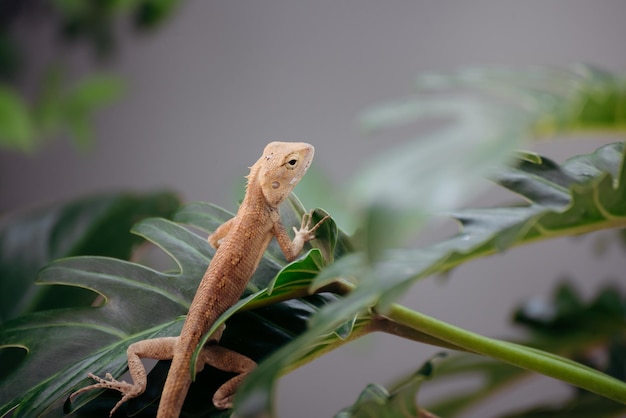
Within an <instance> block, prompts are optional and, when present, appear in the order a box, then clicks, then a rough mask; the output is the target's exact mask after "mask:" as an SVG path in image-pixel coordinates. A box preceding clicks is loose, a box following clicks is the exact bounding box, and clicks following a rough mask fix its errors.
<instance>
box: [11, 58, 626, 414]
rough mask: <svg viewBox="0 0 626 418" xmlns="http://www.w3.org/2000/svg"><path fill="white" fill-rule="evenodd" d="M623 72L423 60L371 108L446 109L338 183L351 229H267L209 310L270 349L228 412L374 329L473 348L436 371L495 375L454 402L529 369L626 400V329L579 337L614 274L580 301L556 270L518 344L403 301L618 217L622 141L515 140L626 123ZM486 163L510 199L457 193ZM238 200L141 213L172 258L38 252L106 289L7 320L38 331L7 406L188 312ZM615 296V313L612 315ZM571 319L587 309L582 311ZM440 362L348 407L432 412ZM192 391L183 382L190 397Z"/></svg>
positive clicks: (99, 364)
mask: <svg viewBox="0 0 626 418" xmlns="http://www.w3.org/2000/svg"><path fill="white" fill-rule="evenodd" d="M623 85H624V78H623V76H621V75H611V74H609V73H606V72H603V71H601V70H598V69H594V68H590V67H576V68H573V69H571V70H563V71H554V70H548V69H533V70H532V71H528V72H523V71H519V72H516V71H500V70H468V71H466V72H460V73H457V74H451V75H438V76H432V75H431V76H428V77H424V78H421V79H420V82H419V83H418V93H419V94H418V95H417V97H416V98H414V99H407V100H405V101H402V102H395V103H391V104H388V105H385V106H381V107H379V108H377V109H375V110H372V111H371V112H369V113H368V114H367V115H366V117H365V118H364V123H365V125H366V126H367V128H368V129H375V130H384V129H387V128H391V127H394V126H397V125H398V124H407V123H411V122H414V121H416V120H420V119H423V118H432V117H434V118H437V119H440V120H445V121H447V122H449V123H446V124H445V126H443V127H442V128H441V129H440V130H434V131H432V132H429V133H428V135H426V136H422V135H419V136H417V137H416V138H413V139H412V140H411V141H407V142H406V143H405V144H403V145H401V146H400V147H398V148H397V149H392V150H389V151H388V152H385V153H382V154H381V155H380V156H378V158H377V161H376V162H374V163H372V164H371V165H368V166H367V167H366V168H365V169H364V171H362V172H360V173H358V174H357V175H356V177H355V178H356V179H355V181H354V182H353V183H352V184H351V185H349V187H348V189H347V190H343V191H341V192H339V193H334V194H333V193H329V195H331V196H333V195H334V196H337V198H338V199H345V200H343V201H341V202H340V205H343V206H344V207H346V208H348V210H349V211H350V213H351V214H352V215H353V217H354V219H355V220H356V221H355V222H354V224H355V225H357V229H356V232H355V233H354V234H353V235H351V236H348V235H347V234H345V233H343V232H342V231H341V229H339V228H338V227H337V225H336V224H335V222H334V221H329V222H327V223H325V224H324V226H323V227H322V228H320V229H319V230H318V231H317V233H316V237H317V238H316V240H315V241H313V242H312V243H311V244H312V248H308V250H309V251H307V252H306V253H305V254H304V255H303V256H302V257H301V258H300V259H298V260H296V261H294V262H292V263H289V264H287V263H285V262H284V260H283V259H282V257H281V255H280V250H279V249H278V248H277V247H276V244H275V243H273V244H272V245H271V246H270V248H269V249H268V252H267V253H266V254H265V255H264V257H263V260H262V262H261V264H260V266H259V269H258V270H257V272H256V273H255V275H254V277H253V278H252V279H251V281H250V283H249V285H248V291H247V292H246V293H245V294H244V297H243V298H242V299H241V300H240V301H239V302H238V303H237V304H235V305H234V306H233V307H232V308H231V309H229V310H228V311H227V312H225V313H224V315H222V317H221V318H220V319H219V320H218V321H217V323H216V324H214V327H216V326H218V325H219V324H220V323H223V322H224V321H228V325H229V326H228V327H227V329H226V331H227V334H225V336H224V344H225V345H228V346H229V347H230V348H233V349H236V351H239V352H242V353H244V354H248V355H250V356H251V357H252V358H254V359H255V360H262V361H260V363H259V366H258V367H257V369H256V370H254V371H253V372H252V373H251V374H250V375H249V376H248V377H247V378H246V380H245V382H244V384H243V385H242V386H241V387H240V389H239V391H238V394H237V398H236V402H235V408H236V410H235V413H236V414H237V415H238V416H242V417H247V416H271V415H272V414H273V405H274V404H273V393H274V390H275V387H276V382H277V380H278V378H279V377H280V376H281V374H283V373H286V372H288V371H290V370H293V369H294V368H296V367H298V366H300V365H302V364H304V363H307V362H310V361H312V360H314V359H315V358H317V357H319V356H321V355H323V354H325V353H326V352H328V351H330V350H332V349H335V348H337V347H339V346H341V345H343V344H345V343H347V342H349V341H351V340H353V339H355V338H358V337H360V336H362V335H365V334H368V333H371V332H375V331H382V332H387V333H391V334H394V335H399V336H402V337H405V338H409V339H411V340H414V341H417V342H422V343H427V344H431V345H435V346H438V347H442V348H446V349H452V350H457V351H461V352H468V353H473V355H471V356H464V357H457V358H454V359H453V360H452V361H451V362H450V363H448V362H445V363H443V364H442V367H441V370H442V372H441V375H445V373H455V372H458V373H466V372H468V371H476V370H481V372H482V373H483V376H485V377H486V382H487V383H486V385H487V386H486V389H485V388H482V389H480V390H478V391H477V393H473V394H469V395H464V396H463V397H460V398H459V399H455V397H454V396H450V397H449V398H448V399H446V403H447V405H446V407H448V408H452V409H454V408H460V407H461V406H462V404H463V405H464V404H467V403H469V402H473V401H474V399H473V398H475V397H476V398H481V397H485V396H487V395H490V391H491V390H495V389H501V388H502V387H503V386H504V384H505V383H508V382H511V381H514V380H516V379H517V378H518V377H519V376H521V375H522V374H524V373H527V372H536V373H542V374H544V375H546V376H550V377H554V378H556V379H559V380H561V381H563V382H565V383H568V384H571V385H574V386H576V387H578V388H581V390H589V391H593V392H594V395H590V394H588V395H585V396H594V397H596V398H595V399H602V400H603V401H604V402H608V403H607V404H613V405H614V404H615V403H614V402H612V401H607V399H611V400H614V401H617V402H620V403H621V404H620V407H621V405H622V404H626V383H624V382H623V376H624V374H623V354H620V353H623V352H624V351H623V349H622V348H623V342H622V341H621V340H616V339H615V338H611V339H610V343H609V345H608V346H609V351H608V353H609V354H608V358H609V360H610V361H609V362H608V363H607V367H602V365H600V366H598V368H599V369H600V370H601V371H598V370H596V369H593V368H591V367H589V366H588V365H587V364H588V363H590V362H589V360H591V358H590V357H588V356H585V354H586V353H588V352H587V351H586V350H585V349H583V348H584V347H583V346H584V345H585V344H589V343H590V342H593V343H596V344H597V343H599V342H600V341H603V342H606V341H608V339H607V337H606V335H604V334H602V333H605V334H606V333H609V332H611V333H612V332H615V333H617V335H623V334H624V332H623V331H624V321H623V314H624V306H623V305H624V303H623V300H622V298H621V296H619V295H617V294H615V293H614V292H613V291H606V292H602V293H601V296H599V297H598V298H597V299H596V300H595V301H594V302H592V303H591V304H586V303H584V302H582V301H581V299H580V298H579V297H578V296H577V295H576V294H575V292H573V291H572V290H571V289H568V288H567V287H563V288H561V290H560V291H559V292H558V293H557V296H556V297H555V299H554V301H553V303H551V304H548V305H547V306H548V308H547V309H544V310H543V311H542V310H535V311H533V310H529V309H528V306H526V307H525V308H524V309H521V310H519V312H518V314H517V318H518V321H519V322H520V323H522V322H523V323H525V324H527V325H526V326H528V327H530V328H531V329H532V331H533V336H534V337H533V339H531V340H529V341H524V342H523V343H521V344H520V343H512V342H508V341H503V340H497V339H493V338H489V337H485V336H481V335H477V334H475V333H472V332H471V331H468V330H464V329H461V328H458V327H455V326H453V325H451V324H448V323H445V322H443V321H439V320H437V319H435V318H432V317H428V316H426V315H424V314H422V313H420V312H416V311H411V310H409V309H407V308H405V307H402V306H400V305H398V304H397V303H395V301H396V299H397V298H398V297H400V296H402V295H404V294H405V292H406V290H407V289H408V288H409V287H410V286H412V285H414V284H415V283H416V282H418V281H419V280H420V279H422V278H425V277H427V276H430V275H432V274H439V273H442V272H446V271H448V270H450V269H452V268H454V267H456V266H458V265H460V264H463V263H466V262H468V261H470V260H473V259H475V258H479V257H486V256H488V255H491V254H495V253H498V252H502V251H505V250H508V249H510V248H512V247H514V246H518V245H526V244H532V243H534V242H537V241H541V240H548V239H553V238H556V237H563V236H575V235H579V234H581V233H587V232H593V231H598V230H602V229H620V228H623V226H624V224H625V223H626V164H625V161H626V157H625V155H626V150H625V147H624V143H623V142H616V143H613V144H609V145H605V146H601V147H599V148H598V149H597V150H596V151H595V152H592V153H589V154H584V155H578V156H574V157H572V158H571V159H569V160H568V161H566V162H564V163H557V162H555V161H552V160H550V159H549V158H545V157H543V156H539V155H537V154H535V153H532V152H527V151H516V149H518V148H520V147H521V146H523V145H524V144H525V143H526V141H528V140H529V139H534V138H536V137H541V136H546V135H550V134H552V133H570V132H578V131H584V130H588V129H596V130H597V129H601V130H605V131H610V132H613V133H618V134H623V131H624V129H625V128H626V124H625V123H624V118H625V114H624V106H623V103H624V98H625V96H626V94H625V92H624V88H623ZM459 92H460V93H459ZM459 94H460V96H459ZM484 177H487V178H488V179H490V180H492V181H493V183H495V184H496V185H497V187H499V188H503V189H506V190H508V191H509V192H510V195H511V199H512V200H513V203H512V204H510V205H500V206H496V207H484V208H478V209H476V208H464V209H459V207H460V206H461V205H462V203H463V201H464V200H465V199H467V198H469V197H476V195H477V193H478V192H479V191H480V189H481V187H485V183H486V182H485V181H484ZM303 213H304V208H303V207H302V205H301V204H300V203H299V201H298V200H297V199H295V198H294V197H292V198H291V199H290V200H289V201H288V202H286V204H285V205H284V206H283V207H282V208H281V215H282V216H283V223H284V224H285V225H286V226H287V227H288V228H289V227H290V226H292V225H299V219H300V217H301V216H302V214H303ZM324 214H325V212H324V211H323V210H321V209H317V210H316V211H315V212H314V216H315V218H316V219H320V218H321V217H322V216H324ZM434 215H439V216H441V215H443V216H449V217H451V218H452V219H454V220H457V221H458V224H459V230H458V231H457V233H456V234H455V235H453V236H451V237H449V238H447V239H444V240H442V241H441V242H437V243H434V244H432V245H429V246H427V247H424V248H404V247H403V245H404V242H405V240H406V239H407V238H408V237H411V236H413V235H414V234H415V233H416V232H418V231H419V230H420V228H421V227H423V225H425V224H426V223H427V222H428V221H430V220H431V219H432V217H433V216H434ZM230 216H232V214H229V213H228V212H226V211H224V210H222V209H220V208H217V207H215V206H212V205H209V204H203V203H196V204H192V205H189V206H187V207H185V208H183V209H181V210H179V211H178V212H177V213H176V215H175V217H174V219H175V221H174V222H171V221H167V220H164V219H158V218H157V219H148V220H144V221H142V222H140V223H139V224H137V225H136V226H135V227H134V230H133V231H134V232H135V234H137V235H139V236H141V237H143V238H145V239H146V240H147V241H149V242H151V243H153V244H155V245H157V246H159V247H160V248H162V249H163V250H164V251H165V252H166V253H167V254H168V255H170V256H171V257H172V259H173V261H174V262H175V265H176V266H177V267H178V269H176V270H174V271H170V270H167V271H158V270H157V269H152V268H149V267H146V266H144V265H141V264H138V263H130V262H125V261H121V260H116V259H112V258H101V257H71V258H67V259H62V260H58V261H55V262H53V263H51V264H49V265H48V266H47V267H45V268H44V269H43V270H42V271H41V273H40V274H39V278H38V282H39V283H40V284H48V285H52V284H54V285H59V284H62V285H65V286H69V287H83V288H88V289H92V290H93V291H95V292H98V293H100V294H101V295H103V296H104V298H105V303H103V304H101V305H100V306H97V307H88V308H85V307H72V308H67V309H63V310H58V311H43V312H32V313H29V314H27V315H22V316H20V317H18V318H15V319H13V320H11V321H8V322H6V323H5V324H3V326H2V327H0V345H2V346H3V347H13V348H16V347H25V348H27V349H28V355H27V356H26V357H25V358H24V359H23V361H22V362H21V363H20V364H19V365H18V366H17V368H16V369H15V370H14V371H13V372H12V373H11V374H7V376H6V377H5V378H4V379H0V401H1V402H0V415H2V414H4V413H7V412H9V411H13V413H14V416H15V417H18V416H23V417H30V416H55V415H58V414H59V413H60V411H61V404H62V403H63V401H64V400H65V399H67V395H68V394H69V393H71V392H72V391H73V390H76V389H77V388H79V387H81V386H84V385H85V384H87V381H86V379H85V378H84V376H85V374H86V372H88V371H89V372H93V373H95V374H99V375H103V374H104V373H107V372H110V373H112V374H114V375H116V376H118V375H119V374H121V373H122V372H123V371H124V370H125V368H126V356H125V351H126V347H127V346H128V344H130V343H132V342H134V341H137V340H140V339H145V338H151V337H155V336H171V335H177V334H178V332H179V331H180V327H181V326H182V318H181V315H183V314H184V313H185V312H186V310H187V308H188V306H189V303H190V301H191V298H192V297H193V294H194V292H195V289H196V287H197V284H198V282H199V280H200V278H201V277H202V274H203V272H204V270H205V269H206V266H207V265H208V263H209V262H210V260H211V257H212V255H213V249H212V248H211V247H210V246H209V245H208V243H207V242H206V239H205V236H206V232H209V231H212V230H214V229H215V227H216V226H217V225H219V224H220V223H222V222H224V221H225V220H226V219H228V218H229V217H230ZM505 278H506V274H505V273H503V277H502V279H503V280H504V279H505ZM537 312H539V314H536V313H537ZM547 313H549V314H547ZM618 313H619V314H621V315H622V317H621V319H616V315H617V314H618ZM583 318H584V320H583ZM577 321H581V322H582V324H583V325H582V326H581V327H577V326H576V325H575V324H577V323H578V322H577ZM600 322H601V323H602V326H601V327H600V326H599V323H600ZM236 324H238V325H236ZM599 328H601V329H599ZM556 329H559V331H558V332H556V331H555V330H556ZM59 330H63V332H59ZM209 332H210V331H209ZM539 337H541V338H539ZM620 338H622V337H620ZM566 344H570V345H566ZM576 344H579V345H576ZM575 347H578V348H581V349H580V350H578V349H574V348H575ZM585 347H589V346H585ZM611 353H614V354H611ZM476 354H480V355H482V357H479V356H476ZM59 359H60V360H59ZM457 359H460V360H457ZM464 359H470V360H464ZM420 362H421V361H420ZM446 364H451V366H446ZM430 366H431V364H430V363H427V367H428V370H426V369H423V370H421V371H419V372H417V373H413V374H412V375H411V376H409V377H408V378H407V379H406V380H405V381H403V382H401V383H400V384H399V385H394V386H392V388H391V389H390V390H386V389H384V388H383V387H381V386H377V385H374V386H368V387H367V388H366V389H365V391H364V392H363V394H362V396H361V397H360V398H359V399H358V400H357V401H356V403H354V404H353V405H352V407H349V408H347V409H346V410H344V411H343V412H342V413H343V414H344V415H345V414H348V415H347V416H363V414H367V413H368V411H370V410H371V409H373V408H380V409H379V410H378V411H377V412H380V414H383V413H384V414H388V415H390V416H402V414H403V413H408V415H409V416H414V415H415V414H416V413H419V414H421V415H422V416H431V415H430V413H429V412H427V411H426V410H423V409H420V408H419V406H418V405H417V404H416V403H415V394H416V393H417V391H418V388H419V386H420V384H421V383H422V380H423V379H424V377H425V376H426V375H430V374H431V373H430V372H431V370H430V369H429V368H430ZM596 366H597V365H596ZM166 367H167V365H163V364H160V365H159V366H158V367H157V372H156V373H155V374H151V375H150V378H149V380H148V389H147V391H146V392H145V393H144V394H143V395H142V396H140V397H139V398H137V399H134V400H132V401H130V402H128V403H127V404H126V405H125V406H124V407H123V408H122V409H120V410H119V411H118V413H119V414H120V415H121V416H123V415H124V414H125V413H127V414H129V415H133V416H152V415H153V414H154V409H155V405H156V400H157V398H158V396H159V393H160V388H161V387H162V382H163V379H164V375H165V372H164V369H165V368H166ZM446 367H447V371H446ZM455 367H456V369H455ZM603 371H604V372H603ZM206 373H207V372H203V373H201V375H202V374H205V378H206V380H202V383H198V384H196V385H194V386H196V387H195V388H194V391H195V390H198V391H199V393H201V394H202V395H201V396H202V397H204V398H206V393H210V392H211V390H212V389H211V388H215V387H216V385H218V384H219V383H220V381H222V380H223V378H224V376H223V375H222V374H220V373H217V372H215V371H214V370H209V371H208V376H207V375H206ZM437 375H438V373H436V374H435V377H436V376H437ZM98 395H99V393H98V392H97V391H94V392H87V393H85V394H84V395H81V396H80V397H79V398H78V399H77V400H76V401H75V402H74V404H72V405H69V404H67V405H65V410H66V411H67V412H70V411H71V412H73V413H76V414H78V415H82V416H92V415H93V414H94V413H98V414H101V413H103V412H104V411H108V410H110V409H111V407H112V405H113V404H115V403H116V402H117V400H119V394H118V393H113V394H110V393H108V394H105V396H102V397H100V396H98ZM194 396H197V395H193V393H192V394H190V397H191V399H193V398H194ZM311 396H316V394H312V395H311ZM469 397H471V398H472V399H469ZM586 399H592V401H590V402H589V403H586V404H585V406H589V405H594V404H595V402H597V401H594V400H593V399H594V398H586ZM191 403H192V404H193V403H194V402H191ZM529 404H530V402H529ZM374 405H376V406H374ZM228 413H229V412H218V411H215V410H214V409H213V408H212V407H204V408H202V407H201V409H199V410H191V409H185V410H183V413H182V415H181V416H214V417H222V416H225V415H227V414H228ZM380 414H379V415H380Z"/></svg>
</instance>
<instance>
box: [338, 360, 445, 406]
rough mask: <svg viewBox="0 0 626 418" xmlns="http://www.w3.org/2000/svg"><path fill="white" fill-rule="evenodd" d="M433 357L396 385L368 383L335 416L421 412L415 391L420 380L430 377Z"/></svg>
mask: <svg viewBox="0 0 626 418" xmlns="http://www.w3.org/2000/svg"><path fill="white" fill-rule="evenodd" d="M433 367H434V366H433V360H429V361H428V362H426V363H425V364H424V365H423V366H422V367H421V368H420V369H419V370H418V371H417V372H415V373H413V374H412V375H411V376H409V377H407V378H406V379H404V380H403V381H402V382H400V383H397V384H395V385H394V386H393V387H392V388H391V389H390V390H387V389H385V388H384V387H382V386H380V385H376V384H370V385H368V386H367V387H366V388H365V389H364V390H363V392H361V394H360V395H359V398H358V399H357V401H356V402H355V403H354V405H352V406H350V407H348V408H345V409H344V410H342V411H341V412H339V413H338V414H337V415H335V418H368V417H371V418H378V417H381V418H400V417H407V418H415V417H419V416H426V415H425V414H424V415H420V409H419V407H418V405H417V404H416V398H417V392H418V390H419V388H420V386H421V384H422V382H423V381H424V380H426V379H428V378H430V377H431V374H432V371H433Z"/></svg>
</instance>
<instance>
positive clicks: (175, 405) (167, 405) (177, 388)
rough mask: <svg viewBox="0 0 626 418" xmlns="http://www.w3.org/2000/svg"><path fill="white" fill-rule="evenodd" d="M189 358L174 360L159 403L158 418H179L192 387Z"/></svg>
mask: <svg viewBox="0 0 626 418" xmlns="http://www.w3.org/2000/svg"><path fill="white" fill-rule="evenodd" d="M189 361H190V359H188V358H180V357H179V358H178V359H177V358H176V357H175V358H174V359H173V360H172V365H171V366H170V372H169V373H168V375H167V380H166V381H165V387H164V388H163V392H162V395H161V400H160V401H159V410H158V412H157V418H178V416H179V415H180V411H181V410H182V409H183V403H185V397H186V396H185V395H186V394H187V391H188V389H189V386H191V376H190V373H189Z"/></svg>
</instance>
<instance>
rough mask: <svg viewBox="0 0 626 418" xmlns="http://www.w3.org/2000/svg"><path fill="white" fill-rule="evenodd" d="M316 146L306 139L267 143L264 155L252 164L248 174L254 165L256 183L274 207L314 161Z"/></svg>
mask: <svg viewBox="0 0 626 418" xmlns="http://www.w3.org/2000/svg"><path fill="white" fill-rule="evenodd" d="M314 152H315V149H314V148H313V146H312V145H310V144H307V143H305V142H270V143H269V144H267V146H266V147H265V149H264V150H263V155H262V156H261V158H260V159H259V160H258V161H257V162H256V164H254V166H253V167H252V168H253V170H252V171H251V173H250V174H251V176H254V174H253V172H254V171H255V170H254V168H256V169H257V170H258V171H257V173H256V176H255V177H256V180H255V179H252V178H249V179H248V184H250V182H251V181H255V182H258V184H259V185H260V186H261V190H262V192H263V195H264V196H265V199H266V201H267V203H269V204H270V205H272V206H275V207H277V206H278V205H280V203H281V202H282V201H283V200H285V199H286V198H287V196H289V193H291V191H292V190H293V188H294V187H296V185H297V184H298V182H299V181H300V179H301V178H302V177H303V176H304V174H305V173H306V171H307V169H308V168H309V166H310V165H311V161H313V154H314Z"/></svg>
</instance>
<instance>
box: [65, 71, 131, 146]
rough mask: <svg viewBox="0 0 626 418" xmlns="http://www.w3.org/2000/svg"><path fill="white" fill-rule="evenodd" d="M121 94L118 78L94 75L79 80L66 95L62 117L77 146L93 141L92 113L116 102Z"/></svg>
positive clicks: (121, 84)
mask: <svg viewBox="0 0 626 418" xmlns="http://www.w3.org/2000/svg"><path fill="white" fill-rule="evenodd" d="M122 92H123V83H122V81H121V79H120V78H118V77H113V76H108V75H95V76H90V77H89V78H86V79H84V80H81V81H80V82H79V83H78V84H76V85H75V86H74V87H73V88H72V89H71V90H70V91H69V92H68V93H67V94H66V96H65V98H64V100H63V103H62V106H63V115H64V119H65V121H66V123H67V125H68V127H69V129H70V131H71V132H72V135H73V138H74V140H75V142H76V144H77V145H78V146H81V147H85V146H87V145H89V144H91V142H92V141H93V132H92V130H91V117H92V115H93V113H94V112H95V111H96V110H98V109H100V108H102V107H103V106H105V105H108V104H110V103H112V102H113V101H115V100H117V99H118V98H119V97H120V96H121V94H122Z"/></svg>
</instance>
